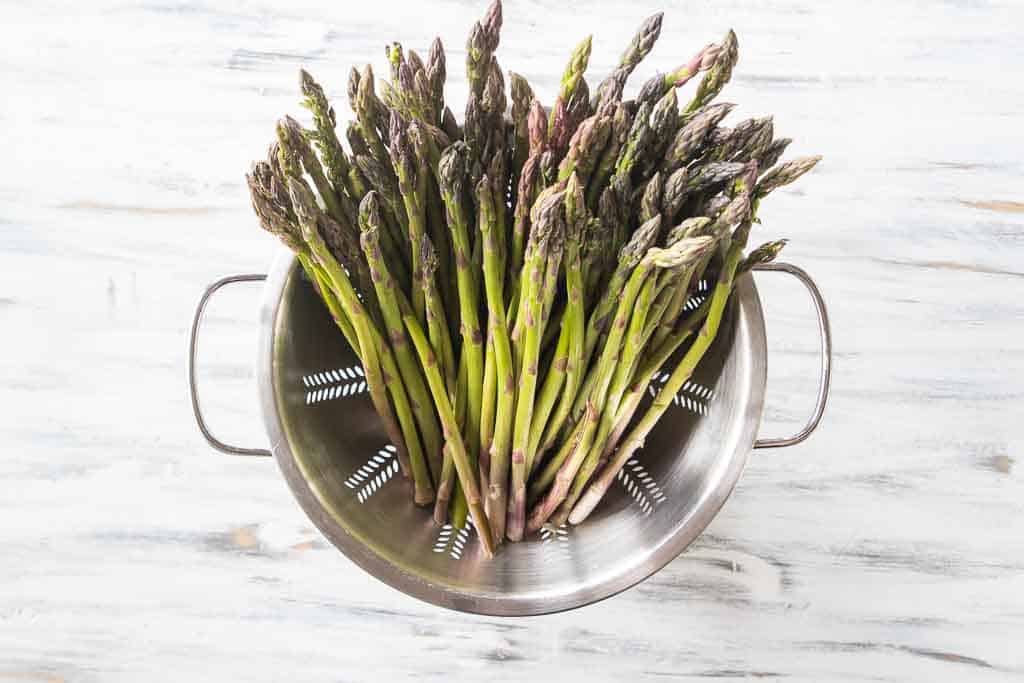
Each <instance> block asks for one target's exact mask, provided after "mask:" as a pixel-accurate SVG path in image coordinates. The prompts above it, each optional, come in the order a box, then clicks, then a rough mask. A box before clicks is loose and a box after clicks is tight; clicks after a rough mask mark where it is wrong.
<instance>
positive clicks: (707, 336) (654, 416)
mask: <svg viewBox="0 0 1024 683" xmlns="http://www.w3.org/2000/svg"><path fill="white" fill-rule="evenodd" d="M749 230H750V224H749V222H748V223H746V224H744V226H742V227H741V228H740V230H739V232H741V235H740V236H739V238H734V239H733V241H732V246H730V247H729V253H728V255H727V256H726V260H725V263H724V264H723V266H722V272H721V273H720V274H719V276H718V283H717V284H716V285H715V290H714V293H713V294H712V297H711V304H710V307H709V309H708V316H707V318H706V319H705V321H704V325H703V326H702V327H701V331H700V334H699V335H698V336H697V338H696V340H695V341H694V343H693V345H692V346H691V347H690V348H689V350H688V351H687V352H686V355H684V356H683V359H682V360H681V361H680V362H679V364H678V365H677V366H676V368H675V370H674V371H673V372H672V374H671V375H670V377H669V379H668V381H666V382H665V384H664V386H662V388H661V390H660V391H659V392H658V395H657V396H656V397H655V399H654V403H653V404H651V407H650V408H648V410H647V412H646V413H645V414H644V416H643V417H642V418H641V419H640V422H639V423H637V425H636V426H635V427H633V429H632V431H630V433H629V435H628V436H627V437H626V440H625V441H624V442H623V444H622V446H621V447H620V448H619V450H618V452H617V453H616V454H615V457H614V458H612V459H611V460H610V461H609V462H608V464H607V465H606V466H605V468H604V469H603V470H602V471H601V473H600V475H598V477H597V478H596V479H595V480H594V481H593V482H591V484H590V485H589V486H588V487H587V488H586V490H585V492H584V493H583V495H582V497H581V498H580V500H579V502H577V503H576V505H575V507H573V509H572V512H571V513H570V514H569V517H568V520H569V522H570V523H571V524H579V523H580V522H582V521H583V520H584V519H586V518H587V516H588V515H590V513H591V512H592V511H593V509H594V507H596V506H597V504H598V503H599V502H600V501H601V498H602V497H604V494H605V492H606V491H607V490H608V487H609V486H611V484H612V482H613V481H614V480H615V477H616V475H618V473H619V470H621V469H622V466H623V465H625V464H626V462H627V461H628V460H629V459H630V458H631V457H632V456H633V454H634V453H635V452H636V451H637V449H639V448H641V447H642V446H643V444H644V441H645V440H646V439H647V436H648V434H650V432H651V430H652V429H653V428H654V425H655V424H656V423H657V421H658V419H659V418H661V416H662V414H663V413H664V412H665V410H666V409H667V408H668V406H669V405H671V403H672V397H673V396H675V395H676V393H678V392H679V390H680V389H681V388H682V386H683V383H684V382H686V381H687V380H688V379H689V378H690V376H691V375H692V374H693V370H694V369H695V368H696V367H697V364H698V363H699V362H700V360H701V359H702V358H703V357H704V354H705V353H706V352H707V350H708V349H709V348H710V347H711V344H712V342H713V341H714V339H715V336H716V335H717V333H718V328H719V326H720V324H721V321H722V316H723V314H724V312H725V304H726V303H727V302H728V299H729V294H730V293H731V292H732V286H733V278H734V276H735V274H736V268H737V266H738V265H739V262H740V259H741V257H742V256H743V247H744V246H745V244H746V235H747V234H748V233H749Z"/></svg>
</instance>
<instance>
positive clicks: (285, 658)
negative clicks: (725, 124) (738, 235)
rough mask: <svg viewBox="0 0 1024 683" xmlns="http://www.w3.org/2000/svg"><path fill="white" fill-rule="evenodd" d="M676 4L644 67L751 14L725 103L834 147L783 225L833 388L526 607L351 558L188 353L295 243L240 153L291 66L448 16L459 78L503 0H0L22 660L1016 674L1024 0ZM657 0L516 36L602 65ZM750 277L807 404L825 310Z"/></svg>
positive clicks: (326, 63)
mask: <svg viewBox="0 0 1024 683" xmlns="http://www.w3.org/2000/svg"><path fill="white" fill-rule="evenodd" d="M664 4H665V7H664V9H665V10H666V11H667V16H666V21H665V29H664V32H663V35H662V39H661V42H660V45H659V47H658V48H657V50H656V52H655V53H654V55H652V58H651V59H650V60H649V62H650V63H649V64H644V65H643V66H642V67H641V69H640V70H639V72H638V73H637V74H636V76H635V77H634V81H633V83H634V86H635V85H636V84H639V83H640V82H642V81H643V79H644V78H646V77H647V76H649V75H650V74H651V73H653V70H654V69H655V68H656V66H659V65H660V66H661V67H662V68H663V69H664V68H666V67H669V66H674V65H675V64H676V63H678V62H681V61H682V60H683V59H685V58H686V57H688V56H689V55H690V54H691V53H692V52H693V51H694V50H695V49H696V48H697V47H699V46H700V45H702V44H704V43H705V42H708V41H709V40H715V39H717V38H718V37H719V36H720V35H721V34H722V33H723V32H724V31H725V29H726V28H728V27H729V26H733V27H735V29H736V30H737V32H738V34H739V36H740V42H741V61H740V65H739V67H738V69H737V73H736V77H735V79H734V82H733V83H732V84H731V85H730V86H729V89H728V91H727V94H726V96H725V97H726V99H728V100H730V101H735V102H738V103H740V105H741V107H740V109H739V111H738V112H737V113H736V114H734V116H736V115H737V114H738V115H740V116H750V115H760V114H764V113H774V114H775V122H776V130H777V131H778V132H780V133H781V134H786V135H791V136H792V137H795V138H796V139H797V143H796V144H794V146H793V148H792V153H794V154H804V153H822V154H824V155H825V158H826V160H825V162H824V163H823V164H822V165H821V166H820V167H819V169H818V170H817V171H816V172H815V173H814V174H813V175H812V176H809V177H808V178H807V179H805V180H804V181H802V182H801V183H800V184H799V186H798V188H796V189H793V190H791V191H787V192H780V193H778V196H773V198H772V200H771V201H770V202H768V203H767V204H766V205H765V208H764V211H763V218H764V226H763V228H761V230H762V234H763V235H765V237H766V238H767V237H769V236H771V237H778V236H786V237H790V238H791V239H792V243H791V245H790V247H789V248H788V250H787V253H786V257H787V259H788V260H791V261H793V262H795V263H798V264H800V265H802V266H804V267H805V268H806V269H807V270H809V271H810V272H811V273H812V274H813V275H814V276H815V277H816V278H817V280H818V282H819V283H820V285H821V287H822V289H823V290H824V292H825V295H826V297H827V299H828V302H829V304H830V306H831V313H832V317H833V325H834V332H835V340H836V358H835V378H834V388H833V394H832V403H831V406H830V410H829V412H828V414H827V416H826V421H825V423H824V424H823V426H822V428H821V429H820V431H819V432H818V433H817V434H816V435H815V436H814V437H813V438H812V439H811V440H810V441H809V442H807V443H806V444H804V445H801V446H798V447H794V448H791V449H789V450H786V451H776V452H759V453H758V454H757V455H756V457H755V458H754V459H753V461H752V464H751V466H750V467H749V468H748V470H747V472H746V474H745V476H744V479H743V481H742V483H741V485H740V487H739V488H738V490H737V491H736V493H735V494H734V496H733V498H732V499H731V500H730V501H729V503H728V504H727V505H726V507H725V509H724V510H723V511H722V513H721V514H720V516H719V517H718V518H717V519H716V520H715V521H714V522H713V523H712V525H711V526H710V528H709V529H708V531H707V533H706V534H704V536H702V537H701V538H700V539H699V540H698V541H697V542H696V543H695V544H694V546H693V547H692V548H691V549H690V550H689V551H688V552H687V553H685V554H684V555H683V556H682V557H680V558H679V559H678V560H676V561H675V562H673V563H672V564H671V565H669V566H668V567H667V568H666V569H665V570H663V571H662V572H660V573H659V574H657V575H656V576H654V577H653V578H651V579H650V580H648V581H647V582H645V583H643V584H641V585H640V586H638V587H636V588H634V589H632V590H630V591H628V592H626V593H625V594H623V595H621V596H618V597H616V598H613V599H611V600H608V601H605V602H603V603H600V604H598V605H594V606H592V607H589V608H585V609H581V610H578V611H574V612H570V613H566V614H560V615H556V616H550V617H543V618H532V619H517V620H501V619H489V618H479V617H472V616H466V615H461V614H457V613H453V612H447V611H443V610H441V609H437V608H434V607H431V606H428V605H425V604H421V603H418V602H416V601H414V600H412V599H410V598H406V597H405V596H403V595H401V594H399V593H397V592H396V591H394V590H392V589H390V588H388V587H386V586H384V585H383V584H381V583H379V582H377V581H376V580H374V579H373V578H371V577H369V576H367V575H365V574H363V573H362V572H361V571H360V570H358V569H357V568H356V567H354V566H353V565H352V564H351V563H350V562H348V561H347V560H346V559H345V558H344V557H343V556H342V555H340V554H339V553H337V552H336V551H335V550H333V548H331V547H329V546H328V545H327V544H326V543H325V542H323V541H322V540H321V539H320V537H319V536H318V535H317V534H316V532H315V531H314V530H313V529H312V527H311V525H310V523H309V522H308V521H307V520H306V519H305V518H304V516H303V515H302V513H301V512H300V510H299V508H298V506H297V505H296V504H295V503H294V501H293V500H292V498H291V497H290V495H289V493H288V491H287V489H286V487H285V485H284V483H283V481H282V480H281V478H280V476H279V473H278V471H277V469H276V467H275V466H274V465H273V463H271V462H268V461H256V462H254V461H252V460H239V459H232V458H229V457H226V456H217V455H215V454H213V453H212V452H211V450H210V449H209V448H208V447H207V446H206V445H205V444H204V443H203V442H202V440H201V439H200V437H199V435H198V433H197V431H196V429H195V427H194V425H193V421H192V417H191V414H190V408H189V405H188V401H187V395H186V391H185V382H184V341H185V340H184V334H185V330H186V326H187V324H188V319H189V315H190V312H191V309H192V306H193V304H194V303H195V300H196V298H197V296H198V294H199V292H200V291H201V288H202V286H203V285H204V284H205V283H207V282H208V281H210V280H212V279H214V278H215V277H216V276H219V275H222V274H225V273H229V272H244V271H254V270H255V271H260V270H263V269H265V268H266V266H267V264H268V259H269V258H270V255H271V254H272V253H273V252H274V249H275V248H276V247H275V244H274V242H273V241H272V240H271V239H270V238H269V237H267V236H265V235H263V234H261V233H260V231H259V230H258V229H257V226H256V223H255V221H254V219H253V217H252V215H251V212H250V209H249V205H248V199H247V196H246V190H245V187H244V182H243V177H242V174H243V172H244V171H245V170H246V168H247V166H248V162H249V160H250V159H252V158H256V157H259V156H261V155H262V154H263V150H264V148H265V145H266V143H267V142H268V141H269V140H270V138H271V136H272V130H273V122H274V120H275V119H276V117H278V116H279V115H281V114H283V113H292V114H294V115H302V114H304V112H303V110H301V109H300V108H299V106H298V97H297V92H296V91H297V86H296V73H297V69H298V67H299V66H306V67H308V68H309V69H311V71H312V72H313V73H314V75H316V76H317V77H318V78H319V79H320V80H321V81H322V82H324V83H326V84H327V85H328V86H329V88H330V91H331V95H332V96H333V97H334V98H335V99H336V100H337V108H338V110H339V113H343V112H345V111H347V109H346V107H345V103H344V89H345V79H346V74H347V70H348V68H349V66H350V65H351V64H361V63H362V62H363V61H364V60H365V59H366V58H367V57H371V58H372V60H373V62H374V64H375V66H377V67H378V73H384V72H385V70H384V64H383V61H384V60H383V49H382V46H383V45H384V44H385V42H386V41H388V40H391V39H395V38H398V39H401V40H402V41H403V42H404V43H405V44H406V45H407V46H415V47H424V46H426V45H427V43H428V41H429V39H430V38H431V37H432V36H433V34H434V33H435V32H437V33H440V34H441V36H442V37H443V39H444V41H445V43H446V45H447V47H448V50H449V60H450V65H451V66H450V72H451V80H452V85H451V86H450V87H449V93H450V97H451V98H453V99H457V100H461V97H462V94H463V93H464V81H463V76H462V69H461V63H462V60H463V58H464V55H463V52H462V44H463V41H464V36H465V34H466V32H467V30H468V28H469V26H470V24H471V21H472V19H473V18H475V17H476V16H477V15H479V14H480V12H481V11H482V3H479V2H455V1H449V2H423V3H413V2H403V3H384V2H377V3H346V2H331V3H322V4H313V3H311V2H308V1H307V2H302V3H298V4H295V5H293V4H291V3H282V2H277V3H269V2H246V3H227V2H214V1H213V0H208V1H205V2H204V1H193V0H181V1H178V0H167V1H160V0H158V1H153V2H146V3H142V4H133V3H113V2H94V3H72V2H66V3H57V2H47V1H40V2H33V3H15V2H6V3H3V4H2V6H0V46H2V48H0V131H2V133H0V140H2V142H3V144H2V145H0V150H2V157H0V338H2V342H0V349H2V350H3V353H0V378H2V381H0V416H2V417H0V437H2V443H3V455H2V457H0V512H2V515H0V682H3V683H7V682H8V681H17V682H18V683H37V682H42V681H47V682H56V681H143V680H145V681H153V680H173V681H182V680H221V681H223V680H232V681H234V680H238V681H242V680H245V681H280V680H301V681H320V680H324V681H349V680H393V679H395V678H397V677H398V676H400V675H405V674H412V675H416V676H419V677H422V678H433V679H436V680H450V681H455V680H481V679H483V678H486V679H487V680H493V681H498V680H526V679H536V680H552V679H554V680H560V681H569V680H588V681H593V680H598V679H601V680H604V679H607V680H627V679H632V678H640V677H650V678H651V679H652V680H659V679H663V678H664V679H672V678H675V679H685V680H691V679H692V680H700V679H704V678H714V679H723V680H733V679H737V680H738V679H745V678H785V679H787V680H803V681H826V680H829V681H831V680H885V681H936V680H949V681H989V680H992V681H995V680H1021V678H1022V677H1024V486H1022V472H1024V426H1022V424H1024V341H1022V340H1024V303H1022V302H1024V296H1022V295H1024V189H1022V187H1024V183H1022V180H1024V174H1022V170H1024V164H1022V162H1021V152H1022V140H1024V138H1022V135H1021V130H1022V128H1024V115H1022V113H1021V112H1022V111H1024V85H1022V82H1021V79H1020V73H1021V70H1022V68H1024V51H1022V48H1021V42H1020V28H1021V26H1022V25H1024V8H1022V7H1021V5H1020V3H1016V2H1009V1H1007V2H1003V3H996V2H993V3H988V2H981V3H947V4H937V3H925V2H902V3H883V2H868V3H837V2H809V1H807V0H794V1H792V2H786V3H774V2H773V3H767V2H749V1H748V2H743V1H741V0H733V1H731V2H727V3H698V2H685V3H684V2H680V3H667V2H666V3H664ZM86 5H87V6H86ZM350 5H351V6H350ZM656 9H659V6H657V5H656V4H654V3H651V2H646V1H645V2H625V1H624V0H620V1H617V2H608V3H577V2H568V1H567V0H563V1H561V2H554V1H549V0H544V1H533V2H525V1H524V2H513V1H509V2H508V3H507V4H506V11H505V16H506V28H505V31H504V35H503V41H502V46H501V49H500V51H499V57H500V59H501V60H502V64H503V65H504V66H505V67H506V68H513V69H515V70H518V71H520V72H522V73H524V74H525V75H526V76H527V77H528V78H529V79H530V80H531V81H532V82H533V84H534V85H535V87H536V88H537V89H538V90H539V92H540V94H542V95H543V96H545V97H546V98H548V99H550V98H551V97H552V95H553V92H554V88H555V84H556V81H555V78H556V76H557V74H558V72H559V71H560V69H561V67H562V63H563V61H564V59H565V58H566V55H567V53H568V51H569V49H570V47H571V45H572V44H573V43H574V42H575V41H577V40H578V39H579V38H581V37H582V36H584V35H585V34H587V33H591V32H592V33H594V34H595V35H596V42H595V47H594V58H593V60H592V62H591V74H596V75H598V76H594V75H592V76H591V80H592V82H596V79H597V77H599V75H601V74H603V73H605V72H606V71H607V70H608V69H609V67H610V66H611V64H612V63H613V61H614V59H615V58H616V57H617V56H618V53H619V52H620V50H621V48H622V46H623V45H624V44H625V42H626V41H627V40H628V37H629V35H630V34H631V33H632V31H633V29H634V27H635V26H636V25H637V24H638V23H639V21H640V20H641V19H642V18H643V17H644V16H646V15H647V14H649V13H651V12H653V11H655V10H656ZM759 285H760V286H761V288H762V291H763V294H764V297H765V302H766V309H767V316H768V319H769V346H770V371H769V396H768V408H767V413H766V424H765V427H764V431H765V433H768V434H781V433H783V432H786V431H789V430H792V429H793V428H794V427H795V426H797V424H798V423H799V422H800V420H801V419H802V418H803V417H804V415H805V413H806V412H807V411H808V410H809V407H810V405H811V403H812V400H813V391H814V384H815V376H814V372H815V362H816V361H815V353H816V343H817V342H816V339H815V337H814V326H813V321H812V316H811V311H810V307H809V304H808V303H807V302H806V299H805V296H804V294H803V292H802V291H801V290H800V288H799V285H797V284H796V283H795V282H785V281H783V279H782V278H772V277H771V276H769V275H766V276H762V277H761V278H760V279H759ZM257 298H258V287H253V288H251V289H249V290H244V289H243V290H241V291H238V292H235V293H234V294H230V295H225V297H224V298H223V299H221V300H219V301H218V302H217V303H216V305H215V308H214V310H213V312H212V318H211V322H212V325H211V328H210V333H209V334H208V335H207V336H208V344H207V346H206V349H205V351H204V367H205V368H206V372H205V373H204V378H203V379H204V385H203V386H204V388H206V392H205V393H206V395H207V405H208V410H209V412H210V413H211V419H212V420H213V421H214V422H215V423H216V426H217V428H218V431H219V432H221V433H222V434H224V435H225V437H226V438H229V439H231V440H233V441H241V442H245V443H249V444H252V445H262V439H263V435H262V429H261V423H260V421H259V419H258V416H257V409H256V397H255V391H254V386H253V381H252V368H251V359H252V358H253V354H254V345H255V335H254V331H255V314H256V302H257Z"/></svg>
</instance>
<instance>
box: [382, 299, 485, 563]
mask: <svg viewBox="0 0 1024 683" xmlns="http://www.w3.org/2000/svg"><path fill="white" fill-rule="evenodd" d="M402 320H403V322H404V323H405V328H406V330H408V332H409V337H410V338H411V339H412V343H413V346H414V347H415V348H416V353H417V354H419V357H420V363H421V364H422V366H423V369H424V371H425V372H426V375H427V384H428V385H429V386H430V391H431V394H432V395H433V397H434V405H435V406H436V407H437V413H438V415H439V417H440V419H441V425H442V427H443V429H444V435H445V447H446V448H447V449H448V450H449V451H450V452H451V458H452V461H453V462H454V463H455V471H456V472H457V473H458V477H459V485H460V486H461V487H462V491H463V493H464V494H465V496H466V505H467V507H468V508H469V514H470V515H471V516H472V518H473V525H474V526H475V527H476V530H477V532H478V533H479V534H480V543H481V545H482V546H483V549H484V554H485V555H486V556H487V557H493V556H494V541H493V537H492V536H491V529H490V525H489V524H488V523H487V516H486V515H485V514H484V508H483V505H482V504H481V501H480V488H479V487H478V486H477V482H476V474H477V473H476V467H475V466H474V464H473V463H472V461H471V460H470V457H469V453H467V451H466V445H465V443H464V442H463V440H462V435H461V434H460V433H459V425H458V423H457V422H456V420H455V411H454V410H453V409H452V404H451V401H450V400H449V399H448V394H447V393H446V392H445V387H444V379H443V378H442V377H441V373H440V372H438V369H437V358H436V357H435V356H434V352H433V351H432V350H431V349H430V344H429V342H427V339H426V337H425V336H424V334H423V328H421V327H420V324H419V321H418V320H417V319H416V316H415V315H414V314H413V312H412V310H410V309H406V310H405V312H404V313H403V315H402Z"/></svg>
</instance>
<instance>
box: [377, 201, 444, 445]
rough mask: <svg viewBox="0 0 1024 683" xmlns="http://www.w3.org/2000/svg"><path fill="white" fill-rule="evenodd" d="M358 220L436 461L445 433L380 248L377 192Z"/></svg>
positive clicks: (401, 297) (399, 293) (404, 379)
mask: <svg viewBox="0 0 1024 683" xmlns="http://www.w3.org/2000/svg"><path fill="white" fill-rule="evenodd" d="M359 224H360V227H361V229H362V236H361V243H362V247H363V253H364V254H365V255H366V261H367V263H368V264H369V266H370V273H371V277H372V278H373V286H374V289H375V290H376V292H377V299H378V301H379V302H380V308H381V313H382V315H383V318H384V324H385V326H386V329H387V335H388V342H389V344H390V346H391V349H392V351H393V352H394V354H395V359H396V360H397V362H398V371H399V375H400V376H401V379H402V382H403V383H404V384H405V387H406V390H407V391H408V392H409V396H410V399H411V404H412V408H413V413H414V414H415V416H416V422H417V424H418V425H419V428H420V432H421V434H422V435H423V443H424V446H425V447H426V451H427V460H428V461H431V462H434V461H436V460H438V459H439V458H440V457H441V456H440V453H441V449H442V447H443V442H442V437H441V433H440V430H439V429H438V424H437V420H436V417H435V416H434V412H433V410H431V402H430V394H429V393H428V392H427V388H426V386H425V385H424V383H423V376H422V374H421V370H420V366H419V364H418V363H417V362H416V358H415V356H414V353H413V351H412V350H411V349H410V348H409V339H408V336H407V335H406V333H405V328H404V325H403V324H402V304H403V303H406V301H405V298H406V297H405V294H404V293H403V292H402V290H400V289H398V287H397V285H396V283H395V279H394V277H393V276H392V274H391V271H390V270H389V268H388V266H387V264H386V263H385V262H384V259H383V258H382V253H381V250H380V242H379V240H380V229H381V217H380V199H379V196H378V195H377V193H376V192H370V193H369V194H367V195H366V197H364V198H363V201H362V203H361V204H360V205H359Z"/></svg>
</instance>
